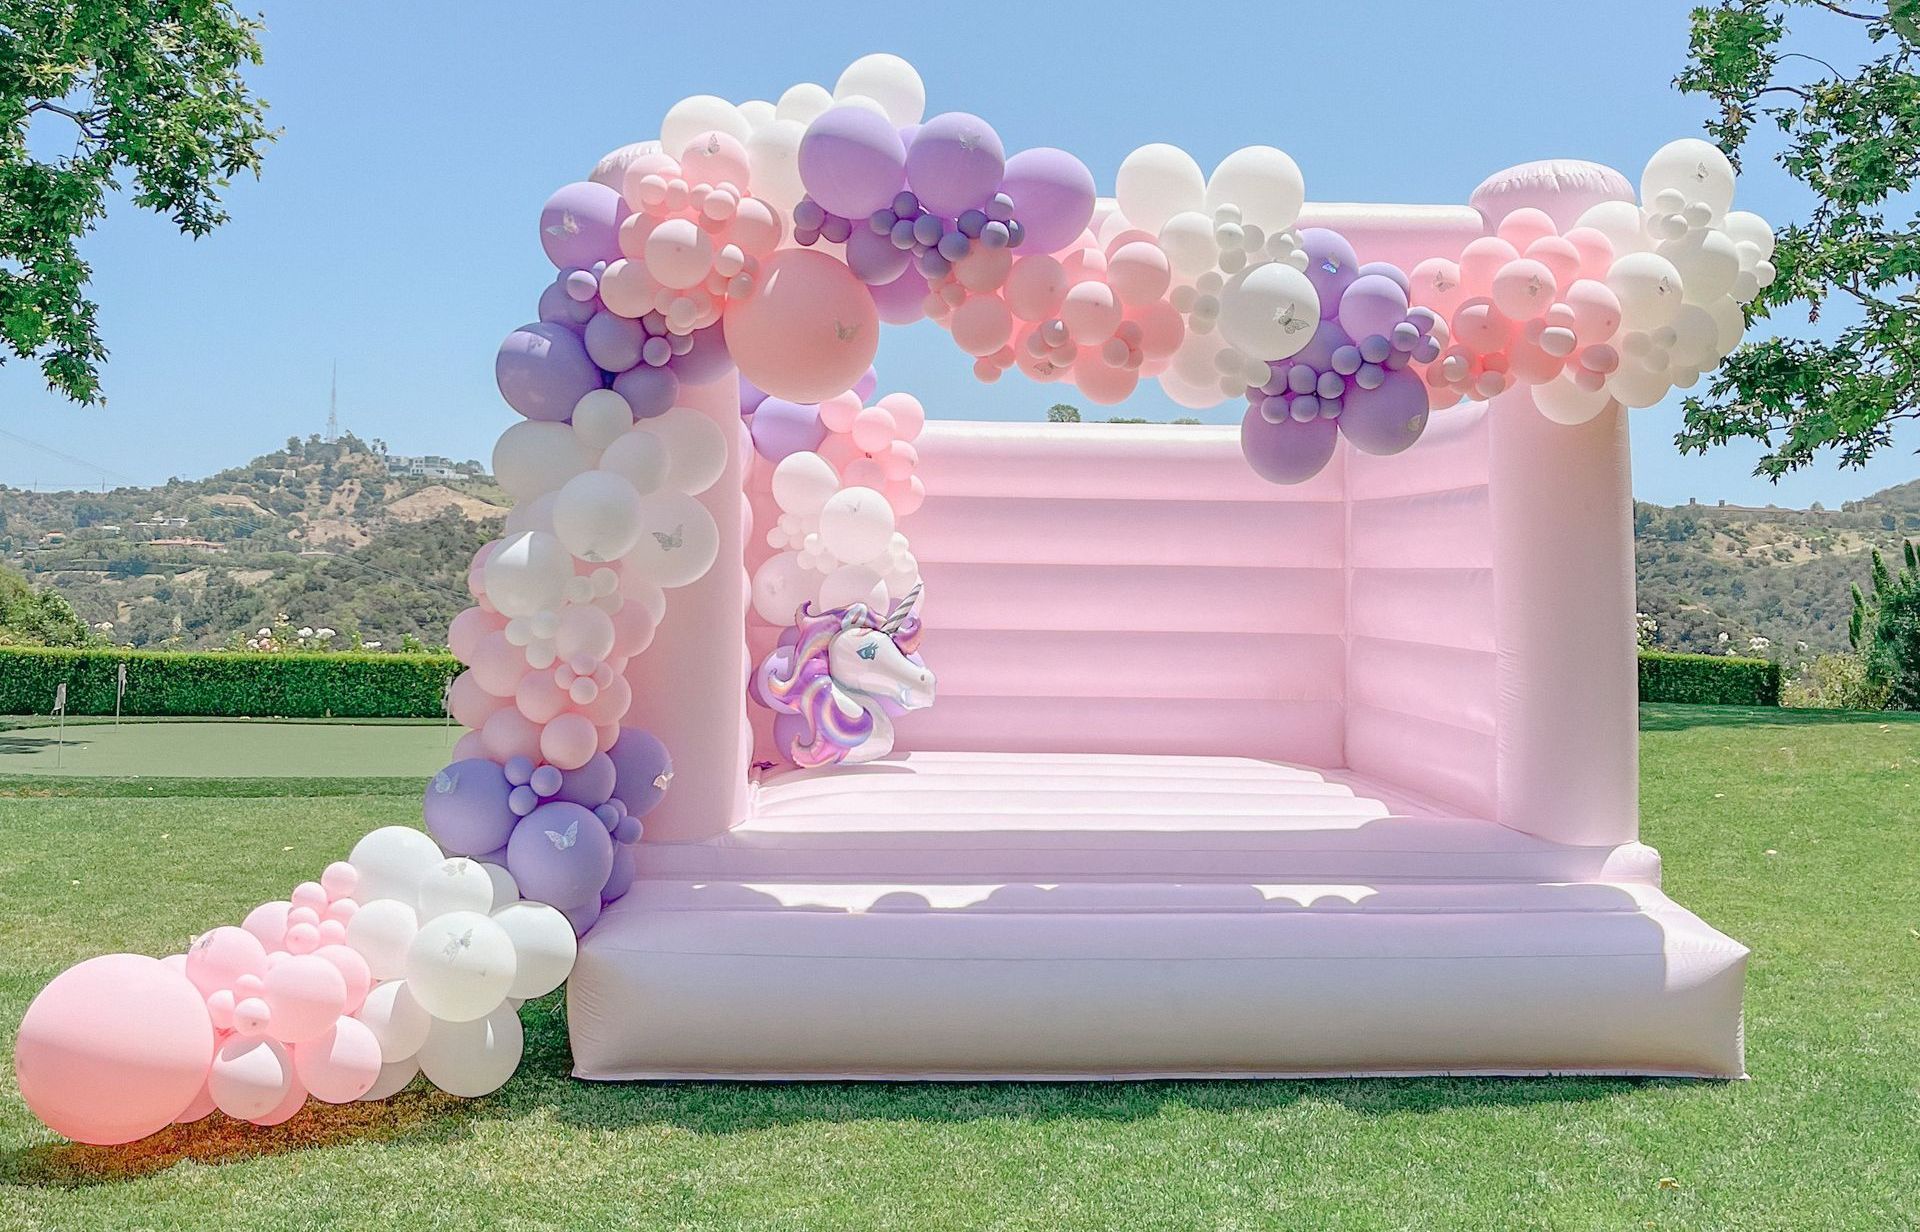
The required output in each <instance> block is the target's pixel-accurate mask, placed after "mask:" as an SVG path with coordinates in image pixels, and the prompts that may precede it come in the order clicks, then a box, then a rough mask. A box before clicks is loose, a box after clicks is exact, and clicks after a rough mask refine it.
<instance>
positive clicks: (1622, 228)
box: [1574, 201, 1653, 258]
mask: <svg viewBox="0 0 1920 1232" xmlns="http://www.w3.org/2000/svg"><path fill="white" fill-rule="evenodd" d="M1574 225H1575V226H1577V227H1592V228H1593V229H1594V230H1595V231H1598V232H1599V233H1600V234H1602V235H1604V236H1606V237H1607V242H1608V243H1610V244H1612V245H1613V255H1614V256H1615V257H1616V258H1618V257H1623V256H1625V255H1626V254H1628V253H1630V252H1646V251H1648V250H1650V249H1651V248H1652V247H1653V241H1652V240H1650V239H1648V238H1647V231H1646V219H1645V218H1644V217H1643V216H1642V215H1641V213H1640V207H1638V206H1636V205H1635V204H1634V203H1633V202H1631V201H1602V202H1601V203H1600V204H1598V205H1594V206H1589V207H1588V208H1587V211H1586V213H1584V214H1582V215H1580V217H1579V218H1578V219H1577V220H1576V221H1575V222H1574Z"/></svg>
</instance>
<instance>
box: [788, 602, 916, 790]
mask: <svg viewBox="0 0 1920 1232" xmlns="http://www.w3.org/2000/svg"><path fill="white" fill-rule="evenodd" d="M919 601H920V587H918V586H915V587H914V588H913V589H912V590H911V591H909V592H908V593H907V596H906V597H905V598H904V599H902V600H900V602H898V603H896V604H894V606H893V610H892V611H890V612H888V613H887V614H886V615H885V616H880V615H878V614H876V613H875V612H874V611H872V610H871V609H870V608H868V607H867V605H866V604H864V603H854V604H850V605H848V606H847V607H843V608H834V609H832V610H830V611H827V612H823V613H820V614H818V615H816V614H814V613H813V612H811V611H810V610H809V609H808V608H806V607H803V608H801V609H800V613H799V619H798V621H797V622H796V625H795V628H794V629H793V630H792V631H791V632H790V633H789V634H788V635H787V636H786V637H785V638H783V639H782V644H781V645H780V646H779V647H778V648H777V649H775V650H774V652H773V653H772V654H770V655H768V656H767V660H766V662H765V663H762V664H761V665H760V670H759V672H757V673H756V674H755V677H754V684H755V686H756V687H755V693H756V695H757V696H758V698H759V700H760V701H762V702H764V703H765V704H766V705H767V706H768V707H769V708H771V709H772V710H774V711H776V712H777V713H778V714H779V715H780V718H779V719H777V720H776V721H775V724H774V737H775V740H776V742H777V743H778V744H779V745H780V749H781V751H782V752H783V753H785V754H786V755H787V756H788V757H790V758H792V759H793V763H794V764H795V765H797V766H801V767H804V768H808V769H811V768H813V767H815V766H830V765H835V764H838V763H840V762H852V763H858V762H867V761H873V760H875V759H876V758H880V757H885V756H886V755H887V754H888V753H891V752H892V751H893V720H894V719H895V718H897V717H899V716H900V715H902V714H904V713H906V712H907V711H909V710H919V709H921V708H923V707H926V706H931V705H932V704H933V673H932V672H931V671H928V670H927V665H926V664H925V663H923V662H921V661H920V657H919V656H918V655H917V654H915V653H914V652H915V649H916V648H917V647H918V646H919V644H920V620H919V618H918V617H917V616H914V615H913V609H914V605H915V604H917V603H918V602H919ZM788 716H797V718H793V719H790V718H789V717H788Z"/></svg>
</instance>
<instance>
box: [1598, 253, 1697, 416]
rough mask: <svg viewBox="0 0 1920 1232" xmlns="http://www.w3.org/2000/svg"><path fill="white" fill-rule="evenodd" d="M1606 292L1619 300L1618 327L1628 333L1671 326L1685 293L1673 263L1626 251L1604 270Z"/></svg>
mask: <svg viewBox="0 0 1920 1232" xmlns="http://www.w3.org/2000/svg"><path fill="white" fill-rule="evenodd" d="M1607 289H1608V290H1610V291H1612V292H1613V293H1614V296H1615V297H1616V298H1618V299H1619V301H1620V322H1621V325H1622V326H1623V328H1626V329H1630V330H1632V329H1645V330H1653V329H1658V328H1660V327H1661V326H1662V325H1669V324H1671V323H1672V322H1673V318H1674V317H1675V316H1677V315H1679V312H1680V304H1681V302H1682V300H1683V298H1684V295H1685V291H1686V288H1685V286H1684V284H1683V283H1682V281H1681V278H1680V271H1679V270H1677V269H1675V268H1673V262H1671V261H1669V260H1667V259H1666V258H1665V257H1663V256H1661V255H1660V254H1659V253H1655V252H1630V253H1628V254H1627V255H1626V256H1624V257H1616V258H1614V262H1613V266H1612V268H1610V269H1609V270H1608V271H1607ZM1621 401H1623V402H1625V401H1626V399H1624V398H1623V399H1621ZM1627 405H1629V406H1631V405H1633V404H1632V403H1631V402H1628V403H1627Z"/></svg>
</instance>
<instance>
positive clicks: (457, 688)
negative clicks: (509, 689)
mask: <svg viewBox="0 0 1920 1232" xmlns="http://www.w3.org/2000/svg"><path fill="white" fill-rule="evenodd" d="M512 704H513V703H512V702H510V701H508V700H507V699H506V698H504V697H495V696H494V695H493V694H491V693H489V692H487V691H486V690H485V689H483V688H481V687H480V681H479V680H478V679H476V678H475V677H474V674H473V673H472V672H470V671H466V672H461V673H460V674H459V675H458V676H455V677H454V678H453V684H452V685H451V686H450V687H449V688H448V689H447V711H448V713H450V714H452V715H453V721H454V722H456V723H458V724H460V726H462V727H471V728H476V729H477V728H481V727H485V726H486V725H487V720H488V719H490V718H492V717H493V714H494V711H496V710H498V709H500V708H501V707H502V706H510V705H512Z"/></svg>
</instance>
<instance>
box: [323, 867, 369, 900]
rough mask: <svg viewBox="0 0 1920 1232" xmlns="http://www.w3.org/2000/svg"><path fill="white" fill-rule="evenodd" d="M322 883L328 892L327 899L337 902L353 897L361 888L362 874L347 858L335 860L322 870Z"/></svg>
mask: <svg viewBox="0 0 1920 1232" xmlns="http://www.w3.org/2000/svg"><path fill="white" fill-rule="evenodd" d="M320 885H321V887H322V888H323V889H325V890H326V892H327V901H329V902H336V903H337V902H339V901H340V900H341V899H343V898H352V897H353V892H354V891H355V890H357V889H359V888H360V874H359V873H358V872H356V871H355V870H354V867H353V865H351V864H349V863H347V862H346V861H345V860H335V861H334V862H333V863H331V864H329V865H327V867H326V868H325V869H323V870H322V871H321V873H320Z"/></svg>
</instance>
